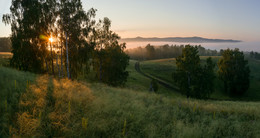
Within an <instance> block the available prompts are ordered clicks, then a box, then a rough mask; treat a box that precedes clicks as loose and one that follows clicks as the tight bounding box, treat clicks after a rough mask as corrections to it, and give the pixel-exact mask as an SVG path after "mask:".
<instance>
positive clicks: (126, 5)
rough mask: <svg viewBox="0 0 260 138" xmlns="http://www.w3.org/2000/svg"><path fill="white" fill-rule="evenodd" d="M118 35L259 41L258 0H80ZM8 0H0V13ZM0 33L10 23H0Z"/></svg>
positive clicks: (3, 33) (7, 29) (5, 10)
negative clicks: (92, 9) (109, 23)
mask: <svg viewBox="0 0 260 138" xmlns="http://www.w3.org/2000/svg"><path fill="white" fill-rule="evenodd" d="M82 2H83V5H84V9H85V10H88V9H89V8H91V7H94V8H96V9H98V12H97V18H103V17H108V18H110V19H111V20H112V29H113V30H114V31H116V32H117V33H118V34H119V35H120V36H122V37H136V36H143V37H169V36H180V37H186V36H187V37H188V36H201V37H207V38H223V39H238V40H243V41H260V0H82ZM10 4H11V0H0V16H1V17H2V15H3V14H4V13H8V12H9V7H10ZM0 29H1V31H0V36H1V37H2V36H8V35H9V34H10V32H11V30H10V26H5V25H4V24H3V23H2V22H1V23H0Z"/></svg>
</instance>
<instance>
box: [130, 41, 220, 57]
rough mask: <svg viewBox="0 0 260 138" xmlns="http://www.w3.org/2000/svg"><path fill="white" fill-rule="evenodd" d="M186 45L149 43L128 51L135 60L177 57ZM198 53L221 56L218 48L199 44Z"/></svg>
mask: <svg viewBox="0 0 260 138" xmlns="http://www.w3.org/2000/svg"><path fill="white" fill-rule="evenodd" d="M184 47H185V46H184V45H180V46H177V45H171V46H170V45H168V44H166V45H163V46H153V45H150V44H148V45H147V46H145V47H137V48H133V49H127V50H126V53H127V54H128V55H129V56H130V58H131V59H135V60H151V59H163V58H176V57H178V56H180V55H181V54H182V49H183V48H184ZM197 49H198V54H199V55H200V56H219V55H220V53H219V52H217V50H210V49H205V48H204V47H202V46H200V45H198V46H197Z"/></svg>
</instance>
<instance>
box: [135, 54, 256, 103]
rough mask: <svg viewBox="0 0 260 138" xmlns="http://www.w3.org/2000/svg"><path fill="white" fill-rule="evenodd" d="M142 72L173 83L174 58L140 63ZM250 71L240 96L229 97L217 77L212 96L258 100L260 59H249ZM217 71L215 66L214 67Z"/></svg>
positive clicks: (217, 58)
mask: <svg viewBox="0 0 260 138" xmlns="http://www.w3.org/2000/svg"><path fill="white" fill-rule="evenodd" d="M206 58H207V57H201V59H202V63H203V62H205V60H206ZM219 58H220V57H217V56H216V57H213V61H214V62H215V63H217V62H218V60H219ZM140 67H141V69H142V71H143V72H145V73H147V74H150V75H152V76H155V77H156V78H159V79H161V80H165V81H167V82H169V83H171V84H173V85H174V81H173V78H172V73H173V71H174V70H175V69H176V63H175V58H171V59H160V60H149V61H144V62H141V63H140ZM249 67H250V70H251V73H250V88H249V90H248V91H247V92H246V94H245V95H244V96H243V97H242V98H235V99H234V98H230V97H228V96H227V95H225V94H224V93H223V91H224V86H223V83H222V81H220V80H219V79H216V80H215V88H216V89H215V92H214V93H213V94H212V95H211V97H212V98H216V99H225V100H247V101H250V100H254V101H255V100H256V101H259V100H260V93H259V90H260V61H257V60H253V59H249ZM215 71H216V72H217V66H216V68H215ZM216 74H217V73H216Z"/></svg>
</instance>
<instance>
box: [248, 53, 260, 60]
mask: <svg viewBox="0 0 260 138" xmlns="http://www.w3.org/2000/svg"><path fill="white" fill-rule="evenodd" d="M250 58H254V59H256V60H260V54H259V53H258V52H254V51H251V52H250Z"/></svg>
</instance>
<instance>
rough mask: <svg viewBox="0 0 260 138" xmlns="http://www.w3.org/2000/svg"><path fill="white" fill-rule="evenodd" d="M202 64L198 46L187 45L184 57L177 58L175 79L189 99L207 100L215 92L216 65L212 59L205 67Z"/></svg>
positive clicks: (183, 52) (209, 59)
mask: <svg viewBox="0 0 260 138" xmlns="http://www.w3.org/2000/svg"><path fill="white" fill-rule="evenodd" d="M200 63H201V61H200V57H199V55H198V47H197V46H195V47H193V46H190V45H186V46H185V48H184V49H183V50H182V55H181V56H179V57H177V58H176V66H177V70H176V71H175V72H174V73H173V79H174V81H175V82H176V84H177V85H178V86H179V88H180V91H181V92H182V93H183V94H186V96H187V98H188V97H190V96H191V97H196V98H206V97H209V95H210V94H211V93H212V91H213V90H214V89H213V88H214V86H213V81H214V71H213V69H214V63H213V62H212V60H211V58H208V59H207V61H206V65H205V66H204V67H202V66H201V64H200Z"/></svg>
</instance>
